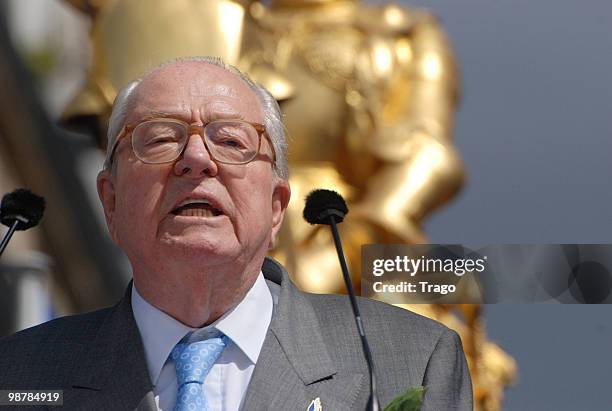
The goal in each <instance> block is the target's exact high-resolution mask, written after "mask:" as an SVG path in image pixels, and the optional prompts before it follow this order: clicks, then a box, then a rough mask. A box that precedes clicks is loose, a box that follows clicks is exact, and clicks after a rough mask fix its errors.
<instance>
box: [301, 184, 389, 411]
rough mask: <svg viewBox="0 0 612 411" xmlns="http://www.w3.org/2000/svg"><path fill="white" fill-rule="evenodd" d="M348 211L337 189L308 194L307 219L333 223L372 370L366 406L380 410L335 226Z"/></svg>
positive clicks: (351, 294)
mask: <svg viewBox="0 0 612 411" xmlns="http://www.w3.org/2000/svg"><path fill="white" fill-rule="evenodd" d="M346 214H348V207H347V206H346V202H345V201H344V199H343V198H342V196H341V195H340V194H338V193H336V192H335V191H331V190H322V189H319V190H314V191H311V192H310V194H308V196H307V197H306V206H305V207H304V219H305V220H306V221H307V222H309V223H310V224H313V225H314V224H325V225H329V226H331V230H332V235H333V237H334V244H335V245H336V252H337V253H338V259H339V260H340V266H341V267H342V276H343V277H344V283H345V284H346V289H347V291H348V295H349V299H350V301H351V307H352V309H353V315H354V316H355V322H356V323H357V330H358V331H359V337H360V338H361V345H362V347H363V353H364V354H365V358H366V362H367V364H368V371H369V372H370V398H369V400H368V408H367V409H368V411H379V410H380V404H379V403H378V397H376V380H375V378H374V361H373V360H372V352H371V351H370V346H369V344H368V340H367V338H366V335H365V331H364V329H363V323H362V321H361V314H360V313H359V307H358V306H357V299H356V298H355V291H353V284H352V282H351V276H350V274H349V271H348V267H347V265H346V259H345V258H344V251H342V242H341V241H340V234H339V233H338V227H337V226H336V224H337V223H341V222H342V221H343V220H344V216H345V215H346Z"/></svg>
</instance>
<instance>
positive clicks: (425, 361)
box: [0, 259, 472, 411]
mask: <svg viewBox="0 0 612 411" xmlns="http://www.w3.org/2000/svg"><path fill="white" fill-rule="evenodd" d="M262 270H263V272H264V276H265V277H266V279H267V280H268V282H269V283H270V282H272V283H275V284H278V285H279V286H277V285H272V286H271V288H272V291H273V295H274V296H275V299H276V301H275V306H274V307H275V308H274V314H273V318H272V323H271V324H270V328H269V330H268V333H267V335H266V338H265V341H264V345H263V348H262V351H261V354H260V356H259V359H258V362H257V365H256V366H255V370H254V372H253V376H252V378H251V382H250V385H249V387H248V390H247V394H246V398H245V400H244V403H243V404H244V405H243V410H245V411H250V410H275V411H276V410H283V411H284V410H301V411H302V410H306V409H307V407H308V405H309V404H310V402H311V401H312V400H313V399H315V398H317V397H318V398H320V400H321V405H322V408H323V410H324V411H328V410H334V411H335V410H340V411H350V410H363V409H365V406H366V403H367V400H368V395H369V376H368V372H367V366H366V363H365V360H364V356H363V352H362V349H361V345H360V341H359V336H358V334H357V330H356V326H355V321H354V320H353V317H352V315H351V309H350V304H349V301H348V298H347V297H345V296H333V295H315V294H307V293H303V292H301V291H299V290H298V289H297V288H296V287H295V286H294V285H293V284H292V283H291V281H289V278H288V276H287V273H286V272H285V270H284V269H283V268H282V267H281V266H280V265H279V264H277V263H276V262H274V261H272V260H270V259H266V261H265V262H264V266H263V268H262ZM130 290H131V288H130V287H128V292H127V293H126V295H125V297H124V298H123V299H122V300H121V301H120V302H119V304H117V305H116V306H114V307H111V308H107V309H103V310H99V311H95V312H92V313H88V314H82V315H77V316H70V317H63V318H59V319H56V320H53V321H50V322H48V323H45V324H42V325H40V326H37V327H33V328H30V329H27V330H24V331H21V332H19V333H17V334H14V335H12V336H9V337H6V338H3V339H1V340H0V389H62V390H64V407H63V409H65V410H134V409H138V410H147V411H153V410H156V408H155V403H154V400H153V393H152V383H151V381H150V378H149V375H148V371H147V365H146V360H145V356H144V350H143V345H142V341H141V338H140V335H139V332H138V329H137V327H136V324H135V321H134V317H133V315H132V307H131V304H130ZM359 307H360V310H361V314H362V317H363V320H364V328H365V331H366V334H367V336H368V339H369V342H370V346H371V349H372V354H373V358H374V363H375V367H376V377H377V386H378V396H379V399H380V402H381V405H382V406H383V407H384V406H385V405H386V404H388V403H389V402H390V401H391V400H392V399H393V398H394V397H395V396H396V395H398V394H400V393H402V392H404V391H405V390H406V389H407V388H408V387H418V386H426V387H427V391H426V394H425V398H424V402H423V407H422V409H423V410H434V411H446V410H471V409H472V385H471V381H470V375H469V373H468V369H467V365H466V362H465V357H464V354H463V350H462V347H461V341H460V340H459V337H458V336H457V334H456V333H455V332H454V331H451V330H449V329H448V328H446V327H444V326H443V325H441V324H439V323H437V322H435V321H432V320H429V319H427V318H424V317H421V316H419V315H416V314H414V313H411V312H409V311H406V310H402V309H399V308H395V307H392V306H389V305H387V304H383V303H380V302H376V301H370V300H366V299H360V300H359ZM20 409H23V410H25V409H26V408H25V407H20ZM36 409H41V407H38V408H36ZM49 409H50V410H51V409H58V408H49Z"/></svg>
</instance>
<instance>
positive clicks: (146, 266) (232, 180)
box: [0, 58, 472, 411]
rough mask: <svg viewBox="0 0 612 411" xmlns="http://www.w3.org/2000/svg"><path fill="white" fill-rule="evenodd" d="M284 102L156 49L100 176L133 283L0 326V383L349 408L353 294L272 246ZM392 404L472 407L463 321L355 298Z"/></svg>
mask: <svg viewBox="0 0 612 411" xmlns="http://www.w3.org/2000/svg"><path fill="white" fill-rule="evenodd" d="M280 118H281V115H280V112H279V108H278V106H277V104H276V102H275V101H274V99H273V98H272V97H271V96H270V94H269V93H267V92H266V91H265V90H264V89H262V88H261V87H259V86H257V85H255V84H253V83H252V82H251V81H250V80H249V79H248V78H246V77H245V76H244V75H242V74H241V73H239V72H238V71H237V70H235V69H233V68H231V67H226V66H225V65H224V64H223V63H222V62H221V61H219V60H216V59H212V58H189V59H182V60H178V61H174V62H171V63H168V64H165V65H163V66H161V67H159V68H157V69H154V70H153V71H152V72H150V73H148V74H147V75H146V76H145V77H144V78H143V79H142V80H138V81H136V82H133V83H131V84H129V85H128V86H126V87H125V88H124V89H123V90H122V91H121V92H120V93H119V95H118V97H117V100H116V101H115V105H114V109H113V114H112V117H111V121H110V127H109V145H108V151H107V159H106V163H105V167H104V170H103V171H101V172H100V174H99V176H98V192H99V195H100V199H101V202H102V205H103V208H104V212H105V216H106V221H107V224H108V228H109V231H110V234H111V236H112V239H113V241H114V242H115V243H116V244H118V245H119V246H120V247H121V248H122V249H123V250H124V251H125V253H126V254H127V256H128V258H129V260H130V262H131V265H132V270H133V277H134V281H133V283H132V284H131V285H130V286H129V287H128V289H127V292H126V295H125V297H124V298H123V299H122V300H121V302H119V304H118V305H116V306H114V307H112V308H108V309H104V310H100V311H96V312H93V313H89V314H84V315H80V316H74V317H65V318H60V319H57V320H54V321H51V322H49V323H47V324H44V325H41V326H38V327H34V328H32V329H28V330H25V331H23V332H20V333H18V334H15V335H13V336H10V337H8V338H6V339H4V340H2V341H1V342H0V370H1V371H0V389H13V390H16V389H21V390H23V389H61V390H63V394H64V408H65V409H71V410H72V409H83V410H123V409H125V410H132V409H135V408H137V409H142V410H151V411H153V410H156V409H159V410H172V409H175V410H193V409H201V410H238V409H243V410H307V409H313V410H314V409H320V410H347V411H348V410H359V409H364V408H365V406H366V403H367V400H368V396H369V377H368V372H367V366H366V363H365V360H364V357H363V352H362V349H361V346H360V344H359V337H358V334H357V331H356V327H355V324H354V321H353V319H352V317H351V311H350V307H349V304H348V300H347V299H346V297H342V296H324V295H312V294H306V293H302V292H300V291H299V290H297V289H296V288H295V286H294V285H293V284H292V283H291V281H290V280H289V278H288V276H287V273H286V272H285V270H284V269H283V268H282V267H281V266H280V265H279V264H278V263H276V262H274V261H272V260H270V259H267V258H266V253H267V251H268V250H269V249H270V248H271V247H272V246H273V245H274V240H275V235H276V233H277V232H278V229H279V227H280V225H281V223H282V219H283V213H284V211H285V209H286V207H287V204H288V202H289V197H290V189H289V185H288V183H287V174H288V172H287V161H286V144H285V140H284V132H283V125H282V123H281V120H280ZM360 308H361V311H362V316H363V317H364V322H365V330H366V333H367V334H368V336H369V339H370V344H371V346H372V351H373V357H374V361H375V364H376V367H377V368H376V371H377V381H378V396H379V398H380V401H381V404H382V405H386V404H387V403H389V402H390V401H391V400H392V399H393V398H394V397H395V396H397V395H398V394H400V393H402V392H403V391H405V390H406V389H407V388H409V387H420V386H425V387H427V391H426V394H425V397H424V400H423V407H422V409H425V410H455V409H457V410H468V409H471V403H472V393H471V383H470V377H469V373H468V371H467V366H466V363H465V358H464V355H463V351H462V348H461V342H460V341H459V339H458V337H457V335H456V334H455V333H454V332H453V331H451V330H449V329H447V328H445V327H444V326H442V325H440V324H438V323H435V322H433V321H431V320H428V319H426V318H423V317H420V316H417V315H415V314H412V313H410V312H408V311H405V310H400V309H396V308H394V307H390V306H387V305H385V304H382V303H378V302H373V301H368V300H361V301H360Z"/></svg>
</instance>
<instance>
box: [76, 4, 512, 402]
mask: <svg viewBox="0 0 612 411" xmlns="http://www.w3.org/2000/svg"><path fill="white" fill-rule="evenodd" d="M70 3H71V4H73V5H74V6H76V7H78V8H79V9H80V10H82V11H86V12H87V13H89V14H90V15H91V16H92V17H93V18H94V20H93V27H92V44H93V55H94V59H93V65H92V69H91V71H90V76H89V81H88V84H87V86H86V87H85V89H84V90H83V92H82V93H81V94H80V95H79V96H77V98H76V99H75V100H74V101H73V103H72V104H71V105H70V106H69V108H68V110H67V112H66V117H67V118H68V119H70V118H75V117H78V116H91V115H94V116H96V118H98V119H101V120H102V121H104V120H105V119H106V117H107V116H108V114H109V109H110V106H111V103H112V101H113V99H114V96H115V94H116V91H117V89H118V87H120V86H121V85H123V84H125V83H126V82H127V81H129V80H131V79H133V78H135V77H138V76H139V75H141V74H142V72H144V71H146V70H147V69H148V68H151V67H153V66H155V65H157V64H158V63H160V62H162V61H164V60H168V59H170V58H173V57H178V56H186V55H217V56H220V57H223V58H224V59H225V61H227V62H228V63H231V64H234V65H237V66H238V67H239V68H240V69H242V70H243V71H246V72H248V73H249V74H250V75H251V77H253V78H254V79H255V80H256V81H258V82H260V83H261V84H262V85H264V86H265V87H266V88H267V89H268V90H270V91H271V92H272V94H273V95H274V96H275V97H276V98H277V99H278V100H279V101H280V102H281V105H282V109H283V112H284V113H285V119H284V120H285V124H286V127H287V133H288V137H289V140H290V153H289V163H290V172H291V176H290V182H291V188H292V200H291V203H290V205H289V208H288V210H287V213H286V215H285V223H284V226H283V229H282V232H281V237H280V239H279V241H278V243H279V247H278V248H277V249H276V250H275V251H274V252H275V256H276V257H277V258H278V259H279V260H281V261H283V262H284V263H285V265H286V266H287V268H288V270H289V272H290V273H292V274H293V279H294V280H295V281H296V283H298V284H299V286H300V287H301V288H303V289H305V290H309V291H313V292H342V291H343V290H344V285H343V282H342V277H341V276H340V275H339V274H338V261H337V257H336V252H335V249H334V247H333V242H332V239H331V236H330V234H329V233H328V232H327V230H321V229H319V228H317V227H313V226H309V225H307V223H305V222H304V221H303V219H302V216H301V214H302V208H303V202H304V198H305V196H306V194H308V192H309V191H310V190H312V189H314V188H331V189H335V190H336V191H338V192H340V193H341V194H342V195H343V196H344V197H345V198H346V199H347V201H348V203H349V208H350V213H349V214H348V216H347V219H346V222H345V223H344V224H342V225H341V226H340V228H341V230H342V239H343V243H344V247H345V252H346V254H347V260H348V262H349V265H350V267H351V270H352V271H353V274H358V273H359V269H360V247H361V245H362V244H368V243H384V242H387V243H393V242H394V243H409V244H415V243H423V242H426V241H427V239H426V236H425V234H424V233H423V230H422V228H421V224H422V222H423V221H424V219H425V218H426V217H427V215H428V214H429V213H431V212H432V211H433V210H434V209H435V208H436V207H438V206H440V205H442V204H444V203H445V202H447V201H448V200H450V199H451V198H452V197H453V196H454V195H455V194H456V193H457V191H458V190H459V189H460V187H461V185H462V183H463V180H464V170H463V167H462V163H461V160H460V158H459V156H458V154H457V153H456V150H455V149H454V146H453V143H452V130H453V117H454V112H455V108H456V106H457V103H458V99H459V79H458V70H457V67H456V63H455V59H454V56H453V52H452V49H451V47H450V45H449V42H448V40H447V38H446V36H445V34H444V32H443V31H442V29H441V27H440V25H439V23H438V21H437V20H436V18H435V17H434V16H432V15H431V14H430V13H428V12H425V11H419V10H413V9H408V8H404V7H399V6H398V5H395V4H388V5H363V4H359V3H357V2H354V1H346V0H272V2H271V4H269V5H268V6H265V5H263V4H262V3H258V2H250V1H247V0H245V1H244V2H243V3H239V2H233V1H229V0H173V1H166V0H97V1H94V0H91V1H86V0H70ZM100 124H101V123H100ZM356 277H357V278H356V280H357V279H358V277H359V276H358V275H356ZM409 308H410V309H412V310H414V311H417V312H420V313H422V314H424V315H427V316H429V317H432V318H434V319H437V320H439V321H442V322H444V323H445V324H447V325H449V326H450V327H451V328H453V329H455V330H457V331H458V332H459V333H460V335H461V337H462V340H463V342H464V347H465V350H466V354H467V357H468V362H469V365H470V370H471V372H472V378H473V381H474V390H475V409H477V410H499V409H501V400H502V398H503V389H504V387H505V386H506V385H508V384H509V383H511V382H512V380H513V379H514V376H515V373H516V366H515V364H514V361H513V360H512V358H510V357H509V356H508V355H507V354H505V353H504V352H503V351H502V350H501V349H500V348H499V347H498V346H496V345H495V344H493V343H491V342H489V341H488V340H487V339H486V333H485V331H484V329H483V325H482V323H481V322H482V321H481V318H482V316H481V307H479V306H460V307H450V306H441V305H410V306H409ZM457 311H460V312H461V316H460V317H462V318H463V319H464V320H459V318H460V317H459V316H457V315H456V312H457Z"/></svg>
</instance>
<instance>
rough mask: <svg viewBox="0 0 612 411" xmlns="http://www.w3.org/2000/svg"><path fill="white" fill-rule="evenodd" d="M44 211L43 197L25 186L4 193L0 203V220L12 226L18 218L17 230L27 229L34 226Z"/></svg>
mask: <svg viewBox="0 0 612 411" xmlns="http://www.w3.org/2000/svg"><path fill="white" fill-rule="evenodd" d="M44 211H45V199H44V198H42V197H40V196H37V195H36V194H34V193H32V192H31V191H30V190H26V189H25V188H18V189H17V190H15V191H13V192H11V193H8V194H5V195H4V197H2V203H1V204H0V222H1V223H2V224H4V225H6V226H9V227H10V226H12V225H13V222H14V221H15V220H19V224H18V225H17V230H27V229H28V228H31V227H34V226H35V225H36V224H38V222H39V221H40V219H41V218H42V216H43V212H44Z"/></svg>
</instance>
